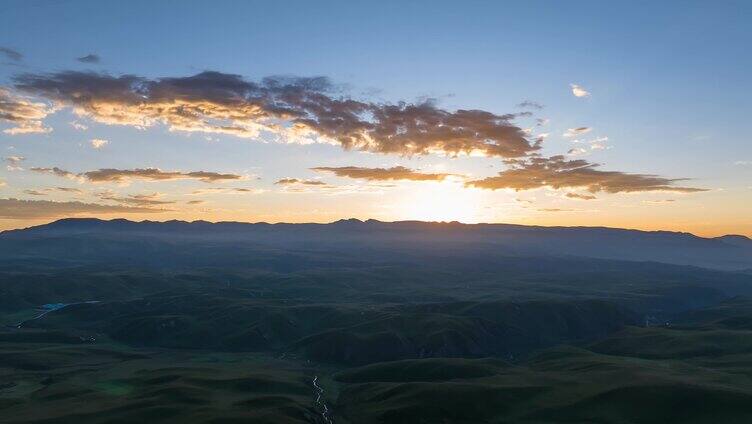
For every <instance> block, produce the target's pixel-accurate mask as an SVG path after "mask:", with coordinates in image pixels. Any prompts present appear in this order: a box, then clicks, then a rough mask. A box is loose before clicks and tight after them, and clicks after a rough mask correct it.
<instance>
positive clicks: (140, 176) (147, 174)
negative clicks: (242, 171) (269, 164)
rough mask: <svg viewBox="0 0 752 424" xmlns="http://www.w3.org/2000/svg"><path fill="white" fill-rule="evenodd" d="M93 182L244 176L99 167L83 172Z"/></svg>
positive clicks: (218, 179) (208, 179)
mask: <svg viewBox="0 0 752 424" xmlns="http://www.w3.org/2000/svg"><path fill="white" fill-rule="evenodd" d="M81 175H82V176H83V177H84V178H86V179H87V180H88V181H91V182H93V183H103V182H114V183H126V182H128V181H131V180H143V181H171V180H199V181H203V182H205V183H214V182H218V181H233V180H240V179H242V178H243V177H242V176H240V175H235V174H221V173H218V172H207V171H194V172H180V171H162V170H160V169H159V168H141V169H111V168H108V169H99V170H96V171H88V172H84V173H83V174H81Z"/></svg>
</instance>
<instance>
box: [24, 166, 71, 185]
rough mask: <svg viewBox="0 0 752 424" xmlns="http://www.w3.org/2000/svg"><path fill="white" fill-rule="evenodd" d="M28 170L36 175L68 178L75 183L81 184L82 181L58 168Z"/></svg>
mask: <svg viewBox="0 0 752 424" xmlns="http://www.w3.org/2000/svg"><path fill="white" fill-rule="evenodd" d="M29 170H30V171H33V172H38V173H41V174H50V175H54V176H56V177H62V178H68V179H70V180H75V181H78V182H82V181H83V178H82V177H81V176H80V175H78V174H74V173H73V172H69V171H66V170H64V169H60V168H58V167H53V168H30V169H29Z"/></svg>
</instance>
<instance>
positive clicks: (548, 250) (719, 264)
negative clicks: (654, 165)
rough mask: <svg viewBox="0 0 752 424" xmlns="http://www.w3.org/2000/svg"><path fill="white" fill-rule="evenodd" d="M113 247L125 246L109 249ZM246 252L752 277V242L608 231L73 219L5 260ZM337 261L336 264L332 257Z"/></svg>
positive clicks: (16, 234)
mask: <svg viewBox="0 0 752 424" xmlns="http://www.w3.org/2000/svg"><path fill="white" fill-rule="evenodd" d="M113 239H114V240H117V241H118V244H112V243H109V241H111V240H113ZM161 243H169V245H170V246H171V248H170V249H167V250H165V249H162V246H161ZM222 249H230V250H228V251H227V252H225V251H223V250H222ZM237 249H241V250H240V251H238V250H237ZM244 249H247V250H248V251H254V253H258V251H259V250H263V249H284V250H286V251H289V252H295V251H306V252H308V253H319V254H321V256H320V257H317V258H316V260H319V261H323V262H326V261H327V260H335V261H344V260H353V261H358V260H359V259H362V257H363V256H362V255H363V254H367V255H369V256H368V257H369V260H370V261H378V260H383V261H394V260H409V259H416V258H426V257H437V256H440V257H451V258H453V259H454V260H463V261H476V262H478V263H483V262H486V261H489V260H491V261H493V260H496V259H497V258H499V257H510V256H516V257H519V256H545V257H587V258H600V259H615V260H627V261H651V262H662V263H669V264H677V265H692V266H699V267H706V268H713V269H723V270H750V269H752V240H750V239H749V238H747V237H745V236H740V235H727V236H722V237H716V238H703V237H698V236H695V235H692V234H689V233H677V232H667V231H652V232H648V231H637V230H625V229H617V228H602V227H537V226H522V225H508V224H460V223H456V222H452V223H429V222H418V221H402V222H380V221H375V220H368V221H359V220H355V219H350V220H341V221H337V222H334V223H331V224H267V223H256V224H250V223H239V222H219V223H210V222H205V221H194V222H184V221H168V222H151V221H143V222H133V221H128V220H123V219H115V220H111V221H103V220H98V219H63V220H59V221H56V222H53V223H50V224H47V225H41V226H37V227H32V228H27V229H22V230H12V231H5V232H3V233H0V255H2V256H3V257H4V258H6V259H18V258H44V257H48V258H50V259H55V260H77V261H89V262H92V263H96V262H98V261H105V262H108V263H109V262H112V261H116V262H123V261H129V262H134V263H140V264H148V263H152V262H159V263H161V266H164V265H166V264H167V263H169V264H175V265H179V264H181V263H182V261H187V262H188V263H189V264H190V265H191V266H194V265H202V264H205V265H218V264H223V263H233V262H237V261H238V260H239V259H242V260H245V259H247V258H246V257H243V256H242V253H243V252H244ZM230 252H233V254H228V253H230ZM239 253H240V254H239ZM327 253H331V254H332V256H331V257H328V258H327V256H326V254H327ZM335 256H336V257H335ZM165 260H169V261H167V263H165ZM265 266H269V264H268V263H265Z"/></svg>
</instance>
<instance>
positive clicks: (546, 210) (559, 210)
mask: <svg viewBox="0 0 752 424" xmlns="http://www.w3.org/2000/svg"><path fill="white" fill-rule="evenodd" d="M576 211H577V210H576V209H561V208H541V209H538V212H576Z"/></svg>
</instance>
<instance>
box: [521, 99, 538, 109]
mask: <svg viewBox="0 0 752 424" xmlns="http://www.w3.org/2000/svg"><path fill="white" fill-rule="evenodd" d="M517 107H518V108H521V109H536V110H541V109H543V107H544V106H543V105H542V104H541V103H538V102H536V101H533V100H525V101H523V102H522V103H518V104H517Z"/></svg>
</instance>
